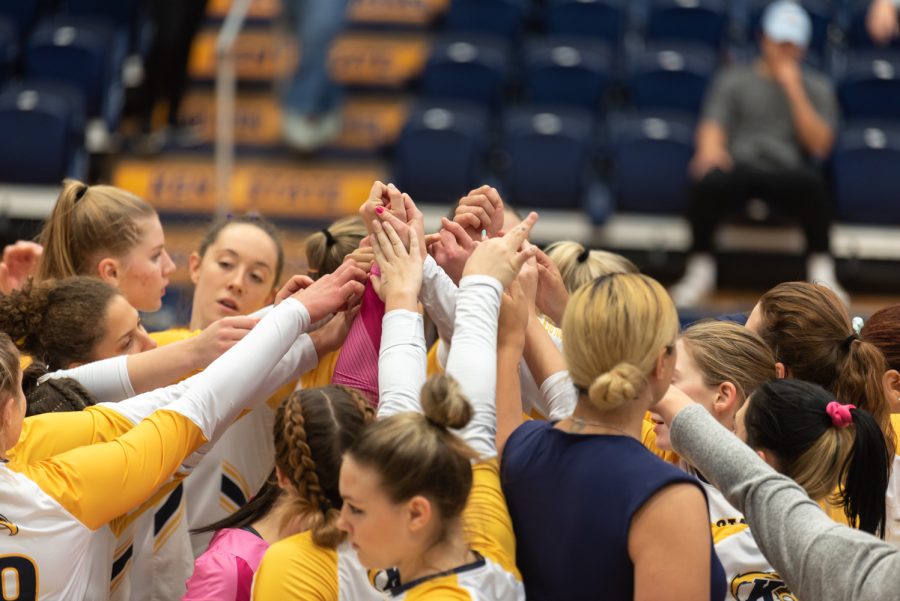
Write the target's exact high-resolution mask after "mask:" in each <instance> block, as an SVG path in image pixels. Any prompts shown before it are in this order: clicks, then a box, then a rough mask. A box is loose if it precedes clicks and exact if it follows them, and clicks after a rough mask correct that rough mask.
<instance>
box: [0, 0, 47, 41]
mask: <svg viewBox="0 0 900 601" xmlns="http://www.w3.org/2000/svg"><path fill="white" fill-rule="evenodd" d="M42 8H43V7H42V2H41V0H0V17H4V18H6V19H9V20H11V21H12V22H13V24H14V25H15V28H16V31H18V32H19V36H20V37H19V42H20V43H22V42H24V41H25V38H26V36H27V35H28V33H29V32H30V31H31V28H32V27H34V24H35V23H36V22H37V20H38V17H39V16H40V14H41V9H42Z"/></svg>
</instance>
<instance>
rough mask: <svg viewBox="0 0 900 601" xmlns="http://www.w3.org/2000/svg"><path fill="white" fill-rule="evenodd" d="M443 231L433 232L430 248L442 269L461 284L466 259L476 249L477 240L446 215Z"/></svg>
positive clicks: (443, 220)
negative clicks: (473, 239)
mask: <svg viewBox="0 0 900 601" xmlns="http://www.w3.org/2000/svg"><path fill="white" fill-rule="evenodd" d="M441 225H442V226H443V227H442V228H441V231H440V232H438V233H437V234H432V240H433V242H432V244H431V247H430V248H429V252H430V253H431V256H432V257H434V260H435V262H436V263H437V264H438V265H440V266H441V269H443V270H444V272H445V273H446V274H447V275H449V276H450V279H452V280H453V281H454V282H456V283H457V284H459V279H460V278H461V277H462V273H463V268H464V267H465V266H466V261H468V260H469V257H470V256H472V252H473V251H474V250H475V242H473V241H472V238H471V237H470V236H469V234H468V233H466V230H465V229H463V226H461V225H460V224H458V223H456V222H455V221H450V220H449V219H447V218H446V217H444V218H442V219H441Z"/></svg>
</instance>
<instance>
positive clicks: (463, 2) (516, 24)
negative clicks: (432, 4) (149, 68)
mask: <svg viewBox="0 0 900 601" xmlns="http://www.w3.org/2000/svg"><path fill="white" fill-rule="evenodd" d="M97 1H99V2H102V0H97ZM524 19H525V2H524V1H523V0H452V2H451V3H450V9H449V10H448V11H447V18H446V22H445V27H444V28H445V30H446V31H450V32H469V33H488V34H493V35H498V36H503V37H515V36H517V35H518V34H519V33H520V32H521V31H522V25H523V22H524Z"/></svg>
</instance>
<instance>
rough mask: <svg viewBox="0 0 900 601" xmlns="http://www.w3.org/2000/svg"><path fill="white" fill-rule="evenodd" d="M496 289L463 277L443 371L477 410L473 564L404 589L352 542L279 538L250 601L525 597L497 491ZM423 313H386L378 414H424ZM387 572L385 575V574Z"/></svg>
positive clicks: (469, 533) (471, 427) (469, 429)
mask: <svg viewBox="0 0 900 601" xmlns="http://www.w3.org/2000/svg"><path fill="white" fill-rule="evenodd" d="M501 293H502V287H501V286H500V284H499V282H497V281H496V280H494V279H492V278H485V277H481V276H474V277H468V278H464V279H463V282H462V283H461V287H460V292H459V299H458V301H459V306H458V308H456V311H455V312H456V317H455V320H456V328H455V332H454V338H453V348H452V350H451V352H450V355H449V358H448V361H447V373H449V374H451V375H456V377H457V380H458V381H459V382H460V385H461V386H463V388H464V390H465V393H466V396H467V397H468V398H469V399H470V401H471V402H472V405H473V409H474V416H473V418H472V420H471V422H470V423H469V424H468V425H467V426H466V427H465V428H464V429H463V430H462V431H461V432H460V436H461V437H462V438H463V439H464V440H465V441H466V442H467V443H468V444H469V445H470V446H471V447H472V448H473V449H475V450H476V451H478V452H479V454H481V455H482V457H484V458H485V459H486V460H485V461H483V462H481V463H477V464H475V465H474V466H473V468H472V471H473V487H472V492H471V493H470V496H469V501H468V503H467V506H466V509H465V511H464V514H463V523H464V529H465V535H466V539H467V541H468V542H469V545H470V547H471V549H472V550H473V551H474V552H475V553H476V554H478V560H477V561H476V562H474V563H473V564H469V565H465V566H460V567H459V568H457V569H455V570H453V571H451V573H448V574H442V575H438V576H435V577H427V578H425V579H420V580H417V581H415V582H407V583H403V582H402V581H401V580H400V578H401V577H402V575H397V574H390V573H384V572H382V573H378V574H370V573H368V572H367V571H366V570H365V568H363V566H362V565H361V564H360V563H359V560H358V558H357V555H356V553H355V552H354V550H353V549H352V548H351V546H350V545H349V544H348V543H347V542H344V543H342V544H341V545H339V546H338V548H337V549H323V548H321V547H318V546H316V545H315V544H313V542H312V537H311V535H310V533H308V532H305V533H300V534H297V535H294V536H291V537H288V538H286V539H284V540H282V541H279V542H277V543H275V544H274V545H272V546H271V547H270V548H269V551H268V552H267V553H266V555H265V556H264V557H263V561H262V563H261V564H260V567H259V570H258V571H257V573H256V578H255V580H254V585H253V599H256V600H259V601H262V600H268V599H279V600H289V599H303V600H304V601H306V600H316V601H345V600H349V599H353V600H359V601H366V600H369V599H371V600H376V599H384V598H385V597H386V596H387V597H388V598H395V599H405V600H408V601H415V600H419V599H431V598H440V599H460V600H488V599H490V600H503V601H508V600H509V601H512V600H515V601H520V600H523V599H524V598H525V597H524V588H523V586H522V582H521V577H520V575H519V572H518V570H517V568H516V566H515V537H514V534H513V530H512V522H511V520H510V517H509V512H508V511H507V508H506V503H505V501H504V498H503V493H502V492H501V490H500V481H499V469H498V464H497V460H496V447H495V442H494V436H495V430H496V413H495V411H496V409H495V407H494V394H495V388H496V341H497V338H496V336H497V330H496V328H497V319H498V315H499V309H500V295H501ZM426 362H427V359H426V348H425V338H424V332H423V327H422V316H421V315H419V314H417V313H413V312H410V311H402V310H398V311H391V312H390V313H387V314H386V315H385V316H384V320H383V329H382V340H381V352H380V356H379V406H378V417H379V418H384V417H386V416H389V415H393V414H396V413H401V412H406V411H421V406H420V404H419V391H420V390H421V387H422V384H423V383H424V381H425V376H426ZM389 572H391V571H389Z"/></svg>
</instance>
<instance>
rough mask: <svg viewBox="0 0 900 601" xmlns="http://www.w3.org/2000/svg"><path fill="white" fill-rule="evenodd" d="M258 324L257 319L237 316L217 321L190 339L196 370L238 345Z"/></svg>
mask: <svg viewBox="0 0 900 601" xmlns="http://www.w3.org/2000/svg"><path fill="white" fill-rule="evenodd" d="M257 323H259V318H257V317H250V316H249V315H235V316H233V317H223V318H222V319H217V320H216V321H214V322H212V323H211V324H209V325H208V326H206V329H204V330H203V331H202V332H200V333H199V334H197V335H196V336H194V337H193V338H190V339H189V340H190V345H191V356H192V357H193V359H194V361H195V363H194V368H195V369H204V368H205V367H206V366H208V365H209V364H210V363H212V362H213V361H215V360H216V359H218V358H219V356H220V355H222V353H224V352H225V351H227V350H228V349H230V348H231V347H233V346H234V345H235V344H237V343H238V341H239V340H241V339H242V338H243V337H244V336H246V335H247V334H248V333H249V332H250V330H252V329H253V327H254V326H255V325H256V324H257Z"/></svg>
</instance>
